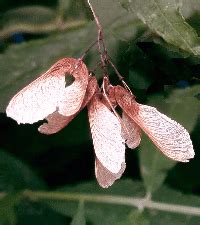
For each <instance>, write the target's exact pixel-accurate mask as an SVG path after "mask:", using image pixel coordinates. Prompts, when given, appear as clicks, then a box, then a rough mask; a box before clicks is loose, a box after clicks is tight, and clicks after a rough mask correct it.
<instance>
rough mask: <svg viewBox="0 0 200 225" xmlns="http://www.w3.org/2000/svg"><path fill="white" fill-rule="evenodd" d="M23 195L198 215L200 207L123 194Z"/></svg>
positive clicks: (28, 191) (56, 193)
mask: <svg viewBox="0 0 200 225" xmlns="http://www.w3.org/2000/svg"><path fill="white" fill-rule="evenodd" d="M23 196H24V197H27V198H29V199H31V200H56V201H58V200H59V201H80V200H84V201H88V202H97V203H107V204H117V205H127V206H134V207H137V208H140V209H141V208H149V209H156V210H159V211H165V212H173V213H180V214H185V215H186V214H187V215H195V216H200V208H198V207H192V206H185V205H177V204H169V203H162V202H155V201H152V200H149V199H148V198H133V197H125V196H114V195H97V194H77V193H66V192H43V191H30V190H26V191H24V192H23Z"/></svg>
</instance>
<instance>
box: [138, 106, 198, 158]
mask: <svg viewBox="0 0 200 225" xmlns="http://www.w3.org/2000/svg"><path fill="white" fill-rule="evenodd" d="M134 120H135V122H136V123H137V124H138V125H139V126H140V127H141V128H142V129H143V130H144V131H145V133H146V134H147V135H148V136H149V138H150V139H151V140H152V141H153V142H154V144H155V145H156V146H157V147H158V148H159V149H160V150H161V151H162V152H163V153H164V154H165V155H166V156H168V157H169V158H171V159H174V160H176V161H181V162H188V161H189V159H191V158H193V157H194V149H193V145H192V141H191V139H190V135H189V133H188V132H187V130H186V129H185V128H184V127H183V126H181V125H180V124H179V123H177V122H176V121H174V120H172V119H170V118H169V117H167V116H166V115H164V114H162V113H160V112H159V111H158V110H157V109H156V108H154V107H151V106H147V105H140V110H139V113H138V115H136V116H135V117H134Z"/></svg>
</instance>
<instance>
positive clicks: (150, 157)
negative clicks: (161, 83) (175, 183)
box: [139, 85, 200, 193]
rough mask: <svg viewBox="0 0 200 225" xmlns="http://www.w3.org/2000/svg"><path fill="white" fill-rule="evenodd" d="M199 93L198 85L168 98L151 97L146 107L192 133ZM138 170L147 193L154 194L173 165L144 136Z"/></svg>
mask: <svg viewBox="0 0 200 225" xmlns="http://www.w3.org/2000/svg"><path fill="white" fill-rule="evenodd" d="M197 93H199V85H197V86H193V87H188V88H186V89H175V90H173V91H172V92H171V93H170V95H169V96H168V98H163V97H161V96H160V95H155V96H152V97H151V98H150V99H149V101H148V103H147V104H148V105H151V106H154V107H156V108H157V109H158V110H159V111H161V112H162V113H164V114H165V115H167V116H168V117H171V118H172V119H174V120H176V121H177V122H179V123H180V124H182V125H183V126H184V127H185V128H186V129H188V131H192V130H193V128H194V126H195V124H196V122H197V118H198V115H199V113H200V102H199V101H198V99H197V98H196V97H195V96H196V94H197ZM139 148H140V152H139V154H140V170H141V174H142V177H143V180H144V184H145V187H146V189H147V192H149V193H152V192H155V191H156V190H157V189H158V188H159V187H160V186H161V185H162V183H163V182H164V180H165V178H166V175H167V172H168V170H170V169H171V168H172V167H173V166H174V165H175V164H176V162H175V161H172V160H170V159H168V158H167V157H165V156H164V155H163V154H162V153H161V152H160V151H159V149H157V147H156V146H155V145H154V144H153V143H152V142H151V141H150V139H149V138H148V137H147V136H146V135H145V136H143V137H142V142H141V145H140V147H139Z"/></svg>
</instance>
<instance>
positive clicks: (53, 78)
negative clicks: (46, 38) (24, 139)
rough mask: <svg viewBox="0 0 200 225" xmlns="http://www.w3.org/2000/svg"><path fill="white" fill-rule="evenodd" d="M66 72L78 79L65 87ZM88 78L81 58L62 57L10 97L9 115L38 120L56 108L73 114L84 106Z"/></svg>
mask: <svg viewBox="0 0 200 225" xmlns="http://www.w3.org/2000/svg"><path fill="white" fill-rule="evenodd" d="M67 75H73V77H74V78H75V81H74V82H73V83H72V84H71V85H70V86H67V87H66V83H65V76H67ZM88 78H89V76H88V70H87V67H86V66H85V64H84V63H83V62H82V61H80V60H78V59H73V58H64V59H61V60H59V61H58V62H57V63H55V64H54V65H53V66H52V67H51V68H50V69H49V70H48V71H47V72H46V73H44V74H42V75H41V76H40V77H39V78H37V79H36V80H35V81H33V82H32V83H30V84H29V85H28V86H26V87H25V88H23V89H22V90H21V91H20V92H18V93H17V94H16V95H15V96H14V97H13V98H12V99H11V101H10V102H9V105H8V107H7V109H6V113H7V116H9V117H11V118H13V119H15V120H16V121H17V122H18V123H19V124H20V123H34V122H37V121H38V120H42V119H44V118H45V117H47V116H48V115H49V114H52V113H53V112H55V111H56V110H58V112H59V113H60V114H62V115H64V116H69V115H72V114H74V113H76V112H77V111H78V110H79V109H80V107H81V105H82V101H83V98H84V96H85V91H86V87H87V84H88Z"/></svg>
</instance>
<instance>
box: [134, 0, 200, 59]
mask: <svg viewBox="0 0 200 225" xmlns="http://www.w3.org/2000/svg"><path fill="white" fill-rule="evenodd" d="M130 9H132V10H133V13H135V14H137V16H138V17H139V18H140V19H141V20H142V21H143V22H144V23H145V24H147V26H148V27H149V28H150V29H151V30H152V31H154V32H156V33H157V34H158V35H159V36H161V37H162V38H163V39H164V40H165V41H166V42H168V43H169V44H172V45H174V46H176V47H178V48H180V49H182V50H185V51H187V52H189V53H192V54H194V55H199V54H200V47H199V46H200V38H199V37H198V35H197V33H196V32H195V30H194V29H193V28H192V27H191V26H190V25H189V24H188V23H187V22H186V21H185V19H184V18H183V16H182V15H181V13H180V12H179V11H178V7H177V3H176V1H175V0H133V1H131V3H130Z"/></svg>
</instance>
